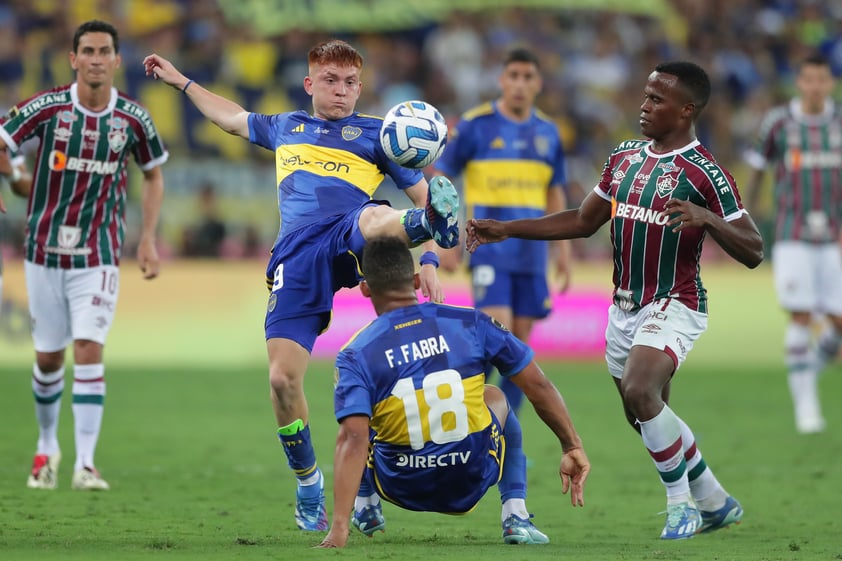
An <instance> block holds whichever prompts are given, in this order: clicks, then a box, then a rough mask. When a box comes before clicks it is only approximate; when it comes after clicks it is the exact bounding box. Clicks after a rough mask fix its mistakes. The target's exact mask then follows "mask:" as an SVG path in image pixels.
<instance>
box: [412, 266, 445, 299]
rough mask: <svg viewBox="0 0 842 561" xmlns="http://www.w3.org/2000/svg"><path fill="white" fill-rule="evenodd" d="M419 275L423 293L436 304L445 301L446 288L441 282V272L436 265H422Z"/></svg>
mask: <svg viewBox="0 0 842 561" xmlns="http://www.w3.org/2000/svg"><path fill="white" fill-rule="evenodd" d="M418 277H419V279H420V282H421V286H420V288H421V294H422V295H423V296H424V298H426V299H427V300H430V301H431V302H435V303H436V304H441V303H442V302H444V289H443V288H442V287H441V282H439V274H438V271H437V270H436V267H435V265H421V270H420V271H419V272H418Z"/></svg>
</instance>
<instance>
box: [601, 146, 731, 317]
mask: <svg viewBox="0 0 842 561" xmlns="http://www.w3.org/2000/svg"><path fill="white" fill-rule="evenodd" d="M650 145H651V141H649V140H630V141H626V142H623V143H622V144H620V145H619V146H618V147H617V148H615V149H614V151H613V152H612V153H611V155H610V156H609V157H608V160H607V161H606V163H605V167H604V169H603V172H602V178H601V180H600V182H599V184H598V185H597V186H596V187H594V191H595V192H596V194H597V195H599V196H600V197H602V198H603V199H605V200H608V201H610V202H611V241H612V244H613V246H614V302H615V304H617V306H619V307H620V308H622V309H624V310H627V311H635V310H637V309H639V308H641V307H642V306H645V305H646V304H649V303H650V302H652V301H654V300H658V299H660V298H675V299H677V300H678V301H679V302H682V303H683V304H684V305H686V306H688V307H689V308H690V309H692V310H696V311H699V312H703V313H707V295H706V292H705V289H704V286H702V279H701V277H700V276H699V260H700V258H701V253H702V243H703V241H704V239H705V230H704V228H687V229H685V230H682V231H681V232H678V233H676V232H673V228H672V227H668V226H666V223H667V221H668V220H669V219H670V217H669V215H667V214H666V213H665V212H664V205H665V204H666V202H667V201H668V200H669V199H671V198H675V199H682V200H689V201H691V202H693V203H695V204H697V205H699V206H702V207H705V208H708V209H709V210H710V211H711V212H713V213H714V214H716V215H718V216H721V217H722V218H724V219H725V220H728V221H730V220H736V219H737V218H739V217H740V216H742V215H743V214H744V213H745V210H743V208H742V203H741V202H740V196H739V193H738V192H737V186H736V184H735V183H734V178H733V177H731V174H730V173H728V171H727V170H726V169H725V168H723V167H722V166H720V165H719V164H717V163H716V160H714V158H713V156H712V155H711V154H710V152H708V151H707V149H706V148H704V147H703V146H702V145H701V144H699V142H698V141H693V142H692V143H690V144H688V145H687V146H685V147H683V148H680V149H678V150H675V151H673V152H668V153H665V154H656V153H654V152H652V151H651V150H650Z"/></svg>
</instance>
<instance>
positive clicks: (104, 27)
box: [73, 19, 120, 53]
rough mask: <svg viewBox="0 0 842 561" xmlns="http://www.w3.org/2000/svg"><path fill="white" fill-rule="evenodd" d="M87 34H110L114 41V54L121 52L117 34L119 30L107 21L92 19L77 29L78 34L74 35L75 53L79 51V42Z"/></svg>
mask: <svg viewBox="0 0 842 561" xmlns="http://www.w3.org/2000/svg"><path fill="white" fill-rule="evenodd" d="M85 33H108V34H109V35H111V39H112V40H113V41H114V52H115V53H119V52H120V37H119V36H118V34H117V28H116V27H114V26H113V25H111V24H110V23H108V22H106V21H101V20H98V19H92V20H91V21H86V22H85V23H83V24H82V25H80V26H79V27H77V28H76V33H74V34H73V52H74V53H75V52H77V51H78V50H79V40H80V39H81V38H82V35H84V34H85Z"/></svg>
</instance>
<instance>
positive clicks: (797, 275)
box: [772, 240, 842, 316]
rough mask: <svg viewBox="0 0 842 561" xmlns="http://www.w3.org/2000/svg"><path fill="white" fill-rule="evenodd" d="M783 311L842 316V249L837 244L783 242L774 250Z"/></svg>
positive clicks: (773, 260)
mask: <svg viewBox="0 0 842 561" xmlns="http://www.w3.org/2000/svg"><path fill="white" fill-rule="evenodd" d="M772 268H773V270H774V275H775V290H776V292H777V293H778V301H779V302H780V303H781V307H783V309H785V310H787V311H790V312H817V313H820V314H831V315H834V316H842V249H840V247H839V244H836V243H824V244H814V243H807V242H799V241H790V240H787V241H781V242H777V243H775V245H774V246H773V247H772Z"/></svg>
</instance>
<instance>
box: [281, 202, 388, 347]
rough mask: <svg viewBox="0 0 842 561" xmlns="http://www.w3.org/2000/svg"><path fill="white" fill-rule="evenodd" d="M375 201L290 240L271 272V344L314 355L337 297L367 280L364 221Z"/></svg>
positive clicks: (286, 238)
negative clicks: (288, 343) (285, 342)
mask: <svg viewBox="0 0 842 561" xmlns="http://www.w3.org/2000/svg"><path fill="white" fill-rule="evenodd" d="M369 204H382V201H371V202H369V203H366V204H364V205H362V206H360V207H358V208H356V209H354V210H353V211H351V212H348V213H347V214H342V215H335V216H327V217H325V219H324V221H322V222H318V223H314V224H310V225H309V226H304V227H302V228H299V229H298V230H295V231H293V232H290V233H289V234H286V235H284V236H283V237H282V238H280V239H279V240H278V241H277V242H276V244H275V247H274V248H273V249H272V256H271V258H270V259H269V265H268V266H267V268H266V283H267V285H268V286H269V290H270V291H271V293H270V294H269V302H268V305H267V307H266V323H265V330H266V339H275V338H282V339H291V340H293V341H295V342H296V343H298V344H300V345H301V346H302V347H304V348H305V349H307V350H308V351H312V350H313V344H314V343H315V342H316V337H317V336H319V335H320V334H321V333H323V332H324V331H325V330H326V329H327V327H328V325H329V324H330V317H331V309H332V308H333V295H334V293H335V292H336V291H337V290H339V289H340V288H343V287H348V288H350V287H353V286H356V285H357V284H359V282H360V280H362V270H361V269H360V264H359V263H360V260H361V259H362V251H363V247H364V245H365V238H363V235H362V233H361V232H360V229H359V216H360V213H361V212H362V211H363V209H364V208H365V207H366V206H368V205H369Z"/></svg>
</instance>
